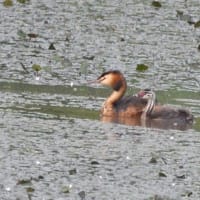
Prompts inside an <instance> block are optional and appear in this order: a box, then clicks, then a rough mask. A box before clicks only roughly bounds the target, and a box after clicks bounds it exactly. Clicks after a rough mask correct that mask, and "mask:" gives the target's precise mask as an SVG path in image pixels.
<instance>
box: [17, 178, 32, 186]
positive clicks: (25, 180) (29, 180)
mask: <svg viewBox="0 0 200 200" xmlns="http://www.w3.org/2000/svg"><path fill="white" fill-rule="evenodd" d="M28 184H31V179H21V180H18V182H17V185H28Z"/></svg>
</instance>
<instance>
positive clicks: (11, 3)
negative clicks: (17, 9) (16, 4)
mask: <svg viewBox="0 0 200 200" xmlns="http://www.w3.org/2000/svg"><path fill="white" fill-rule="evenodd" d="M3 5H4V6H5V7H10V6H13V1H12V0H5V1H4V2H3Z"/></svg>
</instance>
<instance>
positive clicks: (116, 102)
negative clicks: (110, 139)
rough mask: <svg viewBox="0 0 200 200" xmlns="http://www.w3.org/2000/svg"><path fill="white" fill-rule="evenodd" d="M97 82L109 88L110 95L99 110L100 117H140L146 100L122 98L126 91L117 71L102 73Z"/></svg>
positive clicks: (134, 97)
mask: <svg viewBox="0 0 200 200" xmlns="http://www.w3.org/2000/svg"><path fill="white" fill-rule="evenodd" d="M97 82H98V83H100V84H102V85H105V86H110V87H111V88H112V89H113V92H112V94H111V95H110V96H109V97H108V98H107V99H106V101H105V102H104V104H103V107H102V109H101V115H102V116H108V117H113V116H115V117H122V118H123V117H125V118H127V117H136V116H139V117H140V116H141V114H142V112H143V110H144V108H145V106H146V104H147V100H146V99H145V98H140V97H139V96H128V97H123V96H124V94H125V92H126V89H127V84H126V79H125V78H124V76H123V75H122V73H121V72H120V71H118V70H111V71H107V72H104V73H103V74H101V75H100V76H99V77H98V78H97Z"/></svg>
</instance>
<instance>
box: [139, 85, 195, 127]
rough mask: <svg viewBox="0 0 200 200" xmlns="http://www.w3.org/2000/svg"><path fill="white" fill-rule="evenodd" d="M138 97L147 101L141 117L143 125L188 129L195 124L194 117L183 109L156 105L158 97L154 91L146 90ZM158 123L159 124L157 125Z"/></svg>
mask: <svg viewBox="0 0 200 200" xmlns="http://www.w3.org/2000/svg"><path fill="white" fill-rule="evenodd" d="M138 96H139V97H141V98H143V99H147V105H146V107H145V108H144V111H143V113H142V115H141V121H142V125H144V124H145V125H146V126H151V127H152V124H154V125H156V126H158V127H161V125H162V126H164V127H165V128H167V126H168V128H176V127H177V129H187V128H189V127H190V126H191V125H192V123H193V119H194V117H193V115H192V114H191V113H190V112H189V111H187V110H185V109H181V108H177V109H176V108H173V107H170V106H165V105H159V104H157V105H155V101H156V95H155V93H154V92H153V91H152V90H149V89H145V90H143V91H140V92H139V93H138ZM156 121H157V123H155V122H156Z"/></svg>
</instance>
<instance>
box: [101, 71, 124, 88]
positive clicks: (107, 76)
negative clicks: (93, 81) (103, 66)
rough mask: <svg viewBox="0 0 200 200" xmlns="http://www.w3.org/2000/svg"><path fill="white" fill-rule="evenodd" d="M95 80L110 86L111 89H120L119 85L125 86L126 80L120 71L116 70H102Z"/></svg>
mask: <svg viewBox="0 0 200 200" xmlns="http://www.w3.org/2000/svg"><path fill="white" fill-rule="evenodd" d="M97 82H98V83H100V84H102V85H106V86H110V87H112V89H113V90H116V91H118V90H120V89H121V87H123V86H125V87H126V80H125V78H124V76H123V75H122V73H121V72H120V71H118V70H111V71H107V72H104V73H103V74H101V75H100V76H99V77H98V78H97Z"/></svg>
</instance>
